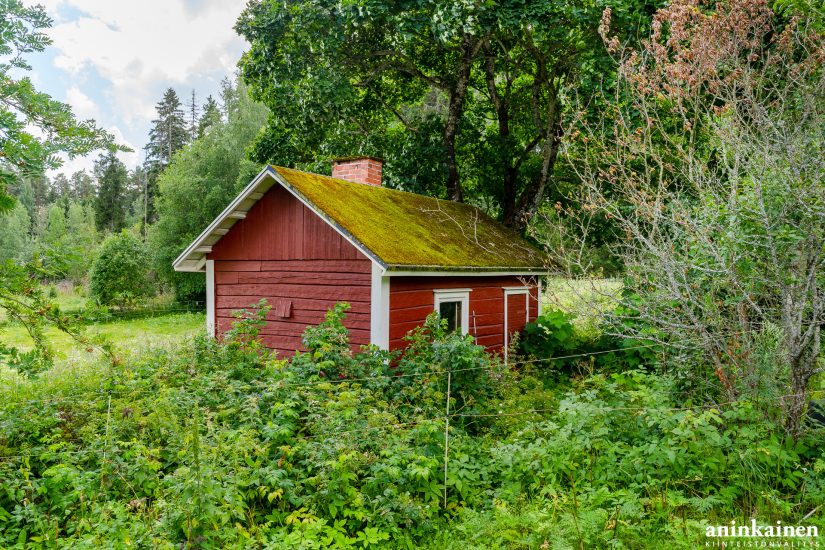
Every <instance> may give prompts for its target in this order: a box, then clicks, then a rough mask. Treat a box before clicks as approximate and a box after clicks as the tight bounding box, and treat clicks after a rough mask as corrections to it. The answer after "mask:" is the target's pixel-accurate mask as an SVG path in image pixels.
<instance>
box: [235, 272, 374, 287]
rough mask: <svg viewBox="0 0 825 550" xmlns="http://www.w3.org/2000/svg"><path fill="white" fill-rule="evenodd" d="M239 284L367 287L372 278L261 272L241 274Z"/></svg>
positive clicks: (365, 276)
mask: <svg viewBox="0 0 825 550" xmlns="http://www.w3.org/2000/svg"><path fill="white" fill-rule="evenodd" d="M236 283H238V284H249V283H252V284H255V283H261V284H273V283H274V284H299V285H304V286H308V285H322V286H329V285H332V286H366V287H369V286H370V284H371V280H370V277H369V276H368V275H366V274H364V273H336V272H332V273H316V272H286V271H275V272H273V271H260V272H247V273H240V274H239V276H238V280H237V281H236Z"/></svg>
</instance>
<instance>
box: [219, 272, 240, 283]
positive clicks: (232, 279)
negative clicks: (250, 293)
mask: <svg viewBox="0 0 825 550" xmlns="http://www.w3.org/2000/svg"><path fill="white" fill-rule="evenodd" d="M215 284H219V285H236V284H238V272H237V271H218V272H216V273H215Z"/></svg>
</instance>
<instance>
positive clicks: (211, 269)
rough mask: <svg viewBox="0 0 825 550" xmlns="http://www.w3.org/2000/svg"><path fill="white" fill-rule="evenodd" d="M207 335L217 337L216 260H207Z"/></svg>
mask: <svg viewBox="0 0 825 550" xmlns="http://www.w3.org/2000/svg"><path fill="white" fill-rule="evenodd" d="M206 333H207V334H208V335H209V336H212V337H214V336H215V260H206Z"/></svg>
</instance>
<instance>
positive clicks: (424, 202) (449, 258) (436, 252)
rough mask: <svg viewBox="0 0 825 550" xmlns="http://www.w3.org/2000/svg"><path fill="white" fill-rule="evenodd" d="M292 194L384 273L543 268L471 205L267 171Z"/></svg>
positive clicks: (535, 255)
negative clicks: (384, 267)
mask: <svg viewBox="0 0 825 550" xmlns="http://www.w3.org/2000/svg"><path fill="white" fill-rule="evenodd" d="M273 169H274V170H275V171H277V172H278V174H280V176H281V177H282V178H283V180H284V181H285V182H286V183H287V185H289V186H290V187H291V188H292V190H293V191H295V192H297V193H298V194H299V195H301V196H302V197H303V198H305V199H306V200H307V201H308V202H309V203H310V204H312V205H314V206H316V207H317V209H318V210H320V211H321V212H323V213H324V214H325V215H326V216H327V217H328V218H329V219H330V220H331V221H332V222H334V223H335V224H337V225H338V226H339V227H340V228H341V229H343V230H344V231H345V232H346V233H348V234H349V235H350V236H352V238H353V239H355V240H356V241H358V242H360V243H361V244H362V245H363V246H364V247H365V248H366V249H368V250H369V251H371V252H372V253H373V254H374V255H375V256H376V257H377V259H379V260H380V261H381V262H382V263H384V264H385V265H387V266H388V267H390V268H394V269H410V270H416V269H418V270H426V269H428V268H432V269H439V270H489V271H506V270H528V271H529V270H541V269H542V268H544V267H545V263H546V258H545V257H544V256H543V255H542V254H541V253H540V252H539V251H538V250H537V249H536V248H535V247H533V246H532V245H530V244H529V243H527V242H526V241H525V240H524V239H523V238H522V237H521V236H520V235H518V234H517V233H516V232H514V231H512V230H510V229H509V228H507V227H504V226H503V225H501V224H500V223H498V222H496V221H494V220H491V219H490V218H489V217H487V216H486V215H485V214H484V213H482V212H481V211H480V210H478V209H477V208H475V207H473V206H470V205H467V204H460V203H456V202H452V201H445V200H438V199H434V198H432V197H425V196H423V195H417V194H415V193H407V192H404V191H398V190H395V189H389V188H386V187H376V186H372V185H366V184H362V183H353V182H349V181H344V180H339V179H334V178H331V177H328V176H319V175H317V174H309V173H306V172H299V171H297V170H292V169H289V168H281V167H278V166H273Z"/></svg>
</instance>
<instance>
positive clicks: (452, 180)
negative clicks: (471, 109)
mask: <svg viewBox="0 0 825 550" xmlns="http://www.w3.org/2000/svg"><path fill="white" fill-rule="evenodd" d="M482 42H483V40H482V39H478V38H474V37H472V36H470V35H469V34H465V35H464V38H462V41H461V56H460V58H459V61H458V67H457V71H456V80H455V83H454V85H453V86H452V87H451V89H450V90H449V94H450V105H449V107H448V109H447V120H446V122H445V123H444V149H445V153H446V156H447V158H446V162H447V195H448V197H449V198H450V200H454V201H458V202H461V200H462V198H463V197H462V192H461V178H460V175H459V173H458V163H457V162H456V152H455V138H456V134H457V133H458V122H459V120H460V119H461V115H462V114H463V112H464V99H465V98H466V97H467V88H468V85H469V83H470V72H471V69H472V67H473V61H474V60H475V57H476V54H478V51H479V49H480V48H481V44H482Z"/></svg>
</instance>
